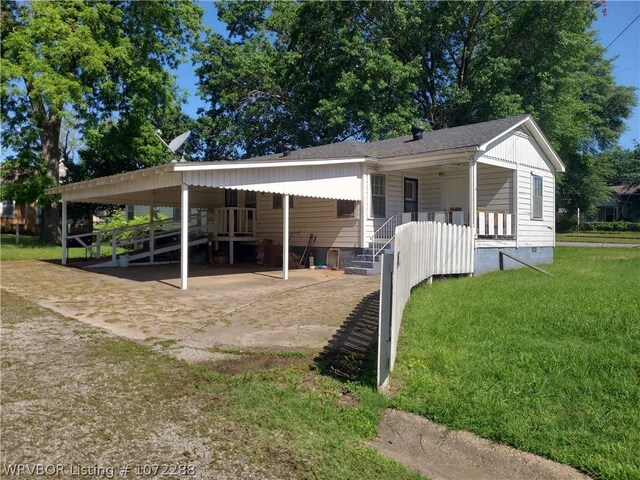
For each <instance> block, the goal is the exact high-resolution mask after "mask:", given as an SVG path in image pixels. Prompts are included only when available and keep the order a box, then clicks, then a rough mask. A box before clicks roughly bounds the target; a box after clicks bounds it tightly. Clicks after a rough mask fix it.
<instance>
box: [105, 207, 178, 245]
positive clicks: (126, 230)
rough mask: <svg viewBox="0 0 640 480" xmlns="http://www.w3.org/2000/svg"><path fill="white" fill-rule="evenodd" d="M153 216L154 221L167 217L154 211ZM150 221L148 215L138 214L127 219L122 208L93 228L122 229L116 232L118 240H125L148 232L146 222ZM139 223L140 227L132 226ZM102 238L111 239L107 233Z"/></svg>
mask: <svg viewBox="0 0 640 480" xmlns="http://www.w3.org/2000/svg"><path fill="white" fill-rule="evenodd" d="M154 217H155V221H162V220H166V219H167V218H168V217H167V216H166V215H165V214H163V213H156V214H155V215H154ZM150 221H151V217H150V216H149V215H138V216H136V217H133V218H132V219H131V220H129V219H128V218H127V215H126V213H125V212H124V210H119V211H117V212H114V213H113V214H111V215H110V216H109V217H108V218H107V219H106V220H105V222H104V223H100V224H98V225H96V227H95V230H98V231H106V230H118V229H121V230H122V231H121V232H120V233H118V235H117V237H118V239H119V240H125V239H130V238H133V237H136V236H141V235H144V234H147V233H149V225H148V223H149V222H150ZM139 225H140V226H141V227H140V228H132V227H137V226H139ZM102 238H103V239H104V241H106V242H108V241H110V240H111V237H110V236H109V235H104V236H103V237H102Z"/></svg>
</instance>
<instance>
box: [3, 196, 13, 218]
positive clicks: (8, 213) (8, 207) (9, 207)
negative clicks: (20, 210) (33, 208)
mask: <svg viewBox="0 0 640 480" xmlns="http://www.w3.org/2000/svg"><path fill="white" fill-rule="evenodd" d="M2 216H3V217H15V216H16V204H15V202H12V201H9V200H5V201H4V202H2Z"/></svg>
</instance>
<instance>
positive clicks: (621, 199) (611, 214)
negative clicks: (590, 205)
mask: <svg viewBox="0 0 640 480" xmlns="http://www.w3.org/2000/svg"><path fill="white" fill-rule="evenodd" d="M609 188H610V189H611V199H610V200H608V201H606V202H602V203H601V204H600V205H599V206H598V214H597V216H596V217H595V220H598V221H600V222H615V221H618V220H627V221H630V222H640V185H637V186H635V187H632V186H631V185H614V186H611V187H609Z"/></svg>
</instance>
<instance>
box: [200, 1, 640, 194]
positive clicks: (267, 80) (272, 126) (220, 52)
mask: <svg viewBox="0 0 640 480" xmlns="http://www.w3.org/2000/svg"><path fill="white" fill-rule="evenodd" d="M594 10H595V6H594V4H592V3H591V2H589V1H587V0H582V1H564V2H550V1H543V2H527V1H519V2H507V1H466V2H449V1H439V2H424V1H407V2H313V1H302V2H298V3H292V2H279V1H260V2H245V1H239V2H232V3H220V4H218V12H219V18H220V20H221V21H223V22H225V23H226V24H227V30H228V33H229V35H228V38H225V37H223V36H221V35H216V34H211V35H209V37H208V38H207V40H206V42H204V43H203V44H202V47H201V49H200V51H199V60H200V62H201V65H202V66H201V68H199V69H198V71H197V72H198V76H199V83H200V91H201V93H202V95H203V97H204V98H205V99H206V100H207V101H208V103H209V109H208V111H207V112H205V114H206V115H205V117H204V118H203V120H202V122H203V123H204V124H207V125H209V128H210V132H211V135H210V136H209V137H208V138H209V139H210V142H209V148H210V149H211V150H212V151H216V152H222V151H225V150H226V151H229V150H234V149H235V150H238V151H240V152H244V154H245V155H248V156H249V155H256V154H264V153H270V152H273V151H275V150H276V149H277V148H278V145H279V143H281V142H289V143H292V144H293V145H295V146H300V147H305V146H310V145H317V144H322V143H329V142H334V141H339V140H343V139H345V138H356V139H362V140H374V139H378V138H385V137H390V136H395V135H398V134H404V133H408V130H409V125H410V124H411V123H419V122H421V123H424V124H426V125H428V126H429V127H431V128H433V129H439V128H446V127H453V126H457V125H463V124H468V123H474V122H481V121H486V120H491V119H495V118H500V117H505V116H511V115H518V114H521V113H530V114H531V115H533V117H534V118H536V120H538V122H539V123H540V125H541V127H542V129H543V130H544V132H545V133H546V135H547V136H548V137H549V139H550V141H551V143H552V144H553V146H554V147H555V148H556V150H557V151H558V152H559V154H560V156H561V157H562V159H563V160H565V162H566V163H567V164H568V167H569V169H571V168H573V165H575V166H576V172H575V173H576V175H567V176H565V178H564V179H563V180H562V181H563V182H572V181H579V180H578V179H579V178H581V176H580V175H578V172H579V171H582V172H583V173H584V172H585V169H587V170H586V171H588V174H589V178H591V179H592V180H594V179H598V178H601V176H599V175H598V174H597V171H595V170H593V169H594V168H596V167H595V165H596V164H595V162H591V161H587V160H585V158H584V156H585V155H589V154H594V153H596V152H598V151H600V150H601V149H604V148H608V147H610V146H612V145H614V144H615V143H616V141H617V139H618V137H619V136H620V134H621V133H622V132H623V130H624V120H625V119H626V118H628V117H629V115H630V113H631V108H632V106H633V105H635V103H636V96H635V93H634V90H633V89H632V88H628V87H622V86H619V85H616V83H615V80H614V78H613V74H612V63H611V61H610V60H609V59H607V58H606V57H605V50H604V48H603V47H602V46H601V45H600V44H599V43H598V40H597V37H596V33H595V31H594V30H593V28H592V24H593V22H594V20H595V18H596V14H595V11H594ZM215 125H217V126H221V125H224V127H223V128H220V130H216V129H215ZM598 181H599V182H600V185H602V181H601V180H598ZM581 188H583V187H581V186H580V184H576V185H571V188H566V189H565V190H564V191H565V192H566V194H567V195H568V196H569V197H570V196H571V195H573V193H571V192H579V191H580V189H581ZM569 197H567V201H568V203H571V204H577V203H579V202H577V198H569ZM589 198H592V197H589ZM591 201H592V199H591V200H587V202H591Z"/></svg>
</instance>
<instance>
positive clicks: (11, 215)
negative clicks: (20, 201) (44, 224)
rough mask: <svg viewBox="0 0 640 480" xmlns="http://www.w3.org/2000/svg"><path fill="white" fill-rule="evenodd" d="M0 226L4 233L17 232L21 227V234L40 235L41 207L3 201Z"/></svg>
mask: <svg viewBox="0 0 640 480" xmlns="http://www.w3.org/2000/svg"><path fill="white" fill-rule="evenodd" d="M0 222H1V223H0V225H1V227H2V231H3V232H15V231H16V225H20V233H27V234H31V235H38V234H39V233H40V207H38V206H37V205H35V204H30V205H16V203H15V202H13V201H9V200H4V201H2V212H1V216H0Z"/></svg>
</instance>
